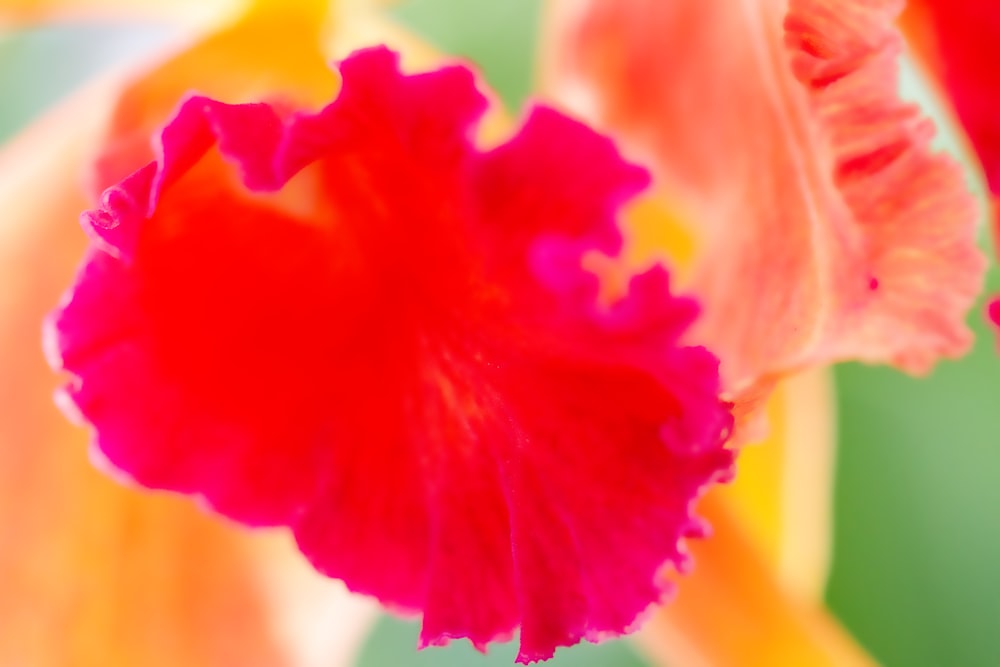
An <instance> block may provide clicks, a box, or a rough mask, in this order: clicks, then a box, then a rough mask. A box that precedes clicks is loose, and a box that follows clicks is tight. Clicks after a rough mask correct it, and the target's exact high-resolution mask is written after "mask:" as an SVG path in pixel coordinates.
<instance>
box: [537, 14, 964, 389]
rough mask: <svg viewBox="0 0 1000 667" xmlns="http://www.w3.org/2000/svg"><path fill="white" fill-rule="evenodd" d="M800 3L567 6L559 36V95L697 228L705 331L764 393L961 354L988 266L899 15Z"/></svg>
mask: <svg viewBox="0 0 1000 667" xmlns="http://www.w3.org/2000/svg"><path fill="white" fill-rule="evenodd" d="M790 4H791V11H790V12H787V15H786V9H787V7H786V3H784V2H779V1H778V0H769V1H767V2H753V3H751V2H746V1H744V2H737V3H712V2H700V1H696V0H687V1H678V2H660V1H659V0H634V1H632V2H617V1H615V0H581V1H575V0H556V1H555V2H554V3H553V12H552V17H551V18H552V20H551V21H550V23H549V25H550V27H551V32H552V44H553V45H554V46H553V48H552V49H551V50H550V52H549V55H550V57H551V58H552V61H551V62H550V63H549V64H548V74H547V76H548V83H549V87H550V89H551V90H553V91H554V92H555V93H556V95H557V96H561V98H562V99H564V100H565V102H566V103H567V104H570V105H572V106H574V107H575V108H576V109H577V110H578V111H579V112H580V113H584V114H585V115H589V116H591V117H592V118H593V119H596V120H597V122H598V123H599V124H602V125H603V126H605V127H606V128H609V129H610V130H611V131H612V132H613V133H614V134H616V135H618V136H619V137H620V138H622V139H623V140H624V141H625V143H626V145H627V146H629V147H630V148H631V150H632V152H633V154H634V156H635V157H637V158H639V159H643V158H647V159H649V160H650V162H651V163H652V164H653V165H654V170H655V172H656V175H657V179H658V186H659V187H660V188H661V189H662V190H663V191H664V192H665V193H667V196H668V197H669V198H670V199H671V201H674V202H678V205H679V206H680V207H681V208H682V209H683V210H684V211H685V212H689V213H687V216H688V217H686V219H689V220H692V221H694V222H695V223H696V224H697V226H696V227H692V233H693V235H694V237H695V239H696V244H697V249H698V251H697V254H698V258H697V260H696V263H695V267H694V270H693V273H692V278H691V281H690V287H691V288H692V289H693V290H694V291H695V293H696V294H698V295H699V296H700V297H701V301H702V304H703V306H704V317H703V318H702V321H701V325H700V329H699V331H698V332H697V334H698V335H697V337H698V339H699V342H704V343H706V344H707V345H708V346H709V347H710V348H711V349H712V350H713V351H714V352H716V353H717V354H719V355H720V356H721V358H722V360H723V365H722V368H723V374H724V376H725V379H726V381H727V386H728V388H729V390H730V391H731V392H732V393H733V394H734V395H740V394H744V395H746V396H749V397H752V398H754V399H757V400H760V399H761V398H762V397H763V396H764V395H766V385H767V384H769V383H771V382H773V381H774V380H775V379H776V378H777V377H778V376H780V375H781V374H784V373H787V372H789V371H792V370H795V369H797V368H800V367H804V366H808V365H813V364H821V363H826V362H830V361H833V360H840V359H848V358H855V359H861V360H865V361H870V362H889V363H893V364H895V365H897V366H899V367H901V368H904V369H906V370H909V371H914V372H920V371H924V370H926V369H928V368H929V366H930V365H931V364H932V363H933V362H934V360H935V359H937V358H938V357H939V356H955V355H959V354H961V353H963V352H964V351H965V350H966V349H967V347H968V345H969V343H970V340H971V335H970V333H969V332H968V330H967V329H966V327H965V325H964V324H963V319H964V316H965V313H966V311H967V310H968V308H969V307H970V306H971V304H972V300H973V298H974V296H975V294H976V293H977V291H978V289H979V287H980V282H981V278H982V274H983V268H984V263H983V259H982V257H981V256H980V254H979V252H978V251H977V250H976V247H975V224H976V211H975V204H974V201H973V199H972V197H971V196H970V195H969V194H968V193H967V192H966V190H965V188H964V185H963V181H962V175H961V173H960V171H959V168H958V166H957V165H956V164H955V163H953V162H952V160H950V159H949V158H947V157H943V156H939V155H933V154H931V152H930V151H929V148H928V141H929V139H930V136H931V134H932V131H933V128H932V127H931V125H930V123H929V121H927V120H925V119H923V118H922V117H921V116H920V115H919V113H918V112H917V111H916V110H915V109H914V108H911V107H908V106H906V105H903V104H901V103H900V102H899V100H898V99H897V97H896V64H895V58H896V55H897V51H898V47H899V38H898V35H897V34H896V33H895V31H894V29H893V28H892V24H891V21H892V19H893V16H894V10H896V9H898V5H899V3H897V2H894V1H885V0H868V1H865V0H826V1H817V0H792V2H791V3H790ZM786 42H787V45H786ZM761 383H762V384H763V387H762V386H760V384H761Z"/></svg>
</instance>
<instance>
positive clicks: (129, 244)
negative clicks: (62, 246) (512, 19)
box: [49, 48, 731, 662]
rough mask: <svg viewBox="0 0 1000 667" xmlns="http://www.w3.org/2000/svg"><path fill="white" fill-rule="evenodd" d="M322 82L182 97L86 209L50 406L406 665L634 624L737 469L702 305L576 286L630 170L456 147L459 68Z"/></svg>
mask: <svg viewBox="0 0 1000 667" xmlns="http://www.w3.org/2000/svg"><path fill="white" fill-rule="evenodd" d="M340 74H341V77H342V86H341V91H340V94H339V96H338V97H337V98H336V99H335V100H334V101H333V102H332V103H331V104H329V105H328V106H326V107H324V108H322V109H321V110H319V111H318V112H315V113H312V112H308V111H300V112H290V111H288V110H287V108H285V107H282V106H270V105H267V104H243V105H229V104H223V103H221V102H217V101H214V100H211V99H208V98H205V97H201V96H194V97H190V98H188V99H187V100H186V101H185V103H184V104H183V105H182V106H181V107H180V109H179V111H178V112H177V114H176V116H175V117H174V118H173V119H172V120H171V121H170V123H169V124H168V125H167V126H166V127H165V128H164V129H163V130H162V132H161V133H159V135H158V142H157V147H158V148H157V150H156V156H157V159H156V160H155V161H153V162H150V163H148V164H147V165H146V166H142V167H141V168H140V169H138V170H137V171H135V172H134V173H133V174H132V176H129V177H128V178H126V179H125V180H124V181H122V182H121V183H119V185H118V186H116V188H115V189H112V190H110V191H109V192H108V193H107V194H106V197H105V199H104V200H103V203H102V206H101V208H100V209H97V210H95V211H92V212H90V213H88V214H87V215H85V216H84V222H85V225H86V226H88V227H91V229H92V233H94V234H95V235H96V237H97V240H98V244H97V245H96V246H95V247H94V248H92V249H91V250H90V252H89V254H88V256H87V259H86V263H85V265H84V267H83V268H82V269H81V271H80V273H79V274H78V277H77V283H76V285H75V287H74V289H73V290H72V291H71V292H70V293H69V295H68V297H67V300H66V301H65V302H64V304H63V306H62V307H61V308H60V310H59V311H57V312H56V313H55V314H54V316H53V318H52V320H51V321H50V329H49V334H50V336H51V340H52V342H53V345H52V349H53V350H54V352H55V353H54V354H53V361H54V362H55V363H56V364H57V365H59V366H61V367H63V368H65V369H66V370H68V371H70V372H71V373H72V374H73V375H74V380H73V382H72V383H71V384H70V385H69V386H68V387H67V388H66V395H67V396H68V397H69V398H70V399H71V401H72V402H73V404H74V405H75V408H76V409H78V410H79V411H80V413H81V414H82V416H83V417H84V418H85V419H86V420H87V421H88V422H90V423H91V424H92V426H93V427H94V429H95V436H96V437H95V443H96V446H97V450H98V451H99V452H100V453H101V455H102V456H103V457H105V458H106V459H107V461H108V462H109V463H110V464H111V466H113V467H114V468H115V469H116V470H117V472H118V473H119V474H122V475H124V476H127V477H130V478H132V479H134V480H137V481H138V482H140V483H142V484H144V485H146V486H151V487H154V488H166V489H172V490H175V491H181V492H184V493H188V494H194V495H197V496H199V497H201V498H203V499H204V500H205V501H206V502H207V503H208V504H210V505H211V506H212V507H214V508H215V509H217V510H218V511H220V512H222V513H224V514H226V515H228V516H230V517H233V518H235V519H238V520H240V521H242V522H245V523H248V524H253V525H269V524H279V525H287V526H289V527H291V528H292V530H293V531H294V533H295V535H296V537H297V539H298V543H299V546H300V548H301V549H302V551H303V552H304V553H305V554H306V556H307V557H308V558H309V559H310V560H311V561H312V563H313V564H314V565H315V567H316V568H317V569H318V570H320V571H321V572H323V573H325V574H328V575H330V576H332V577H336V578H341V579H343V580H344V581H345V583H346V584H347V585H348V587H349V588H351V589H352V590H355V591H358V592H363V593H367V594H371V595H374V596H376V597H377V598H378V599H379V600H381V601H382V602H383V603H384V604H386V605H388V606H390V607H393V608H396V609H399V610H404V611H417V612H423V614H424V626H423V631H422V634H421V643H422V644H423V645H431V644H441V643H444V642H446V641H448V640H449V639H452V638H457V637H467V638H469V639H470V641H472V643H473V644H474V645H476V646H477V647H480V648H482V647H485V645H486V644H487V643H488V642H490V641H494V640H497V639H500V638H504V637H507V636H509V635H510V634H511V633H512V632H513V631H514V630H515V629H517V628H520V630H521V651H520V654H519V656H518V659H519V660H520V661H522V662H530V661H534V660H539V659H544V658H547V657H549V656H551V655H552V654H553V652H554V650H555V648H556V647H558V646H564V645H569V644H573V643H576V642H578V641H580V640H582V639H589V640H597V639H601V638H603V637H605V636H613V635H618V634H621V633H623V632H625V631H627V630H629V629H630V628H632V627H633V625H634V624H635V623H636V622H637V620H638V619H639V618H640V617H641V615H642V614H643V612H644V611H645V610H646V609H647V608H649V607H650V606H651V605H652V604H654V603H655V602H657V601H658V600H659V599H660V598H661V596H662V595H663V593H664V586H665V585H666V584H665V581H664V580H662V579H659V578H658V577H657V575H658V573H660V572H661V571H663V570H664V569H668V568H670V567H671V566H672V567H674V568H680V567H682V566H683V564H684V549H683V544H682V541H683V538H685V537H689V536H694V535H699V534H700V533H701V532H702V530H703V528H702V524H701V523H700V522H699V521H698V520H697V519H696V518H695V517H694V516H693V514H692V504H693V501H694V499H695V498H696V497H697V496H698V495H699V494H700V492H701V490H702V489H703V487H705V486H706V485H708V484H710V483H711V482H713V481H716V480H718V479H720V478H721V477H723V476H726V475H727V474H728V473H729V468H730V465H731V453H730V452H729V451H728V450H727V449H725V448H724V446H723V443H724V440H725V438H726V436H727V434H728V432H729V430H730V426H731V417H730V414H729V411H728V406H727V405H726V404H725V403H722V402H721V401H720V400H719V398H718V392H719V389H720V386H719V377H718V367H717V361H716V359H715V358H714V357H713V356H712V355H711V354H710V353H709V352H707V351H706V350H705V349H703V348H692V347H683V346H681V345H680V343H679V342H678V341H679V340H680V338H681V337H682V336H683V334H684V332H685V330H686V329H687V328H688V327H689V326H690V324H691V323H692V322H693V321H694V319H695V318H696V315H697V306H696V305H695V303H694V302H693V301H692V300H690V299H685V298H679V297H676V296H674V295H672V293H671V291H670V286H669V281H668V278H667V274H666V271H665V270H663V269H662V268H653V269H650V270H649V271H647V272H645V273H643V274H640V275H637V276H635V277H634V278H633V279H632V280H631V282H630V284H629V285H628V289H627V292H626V294H625V295H624V296H622V298H620V299H618V300H617V301H615V302H612V303H604V302H602V301H599V300H598V281H597V279H596V278H595V276H593V275H591V274H590V273H588V272H586V271H585V270H584V269H583V268H582V259H583V256H584V255H585V254H587V253H591V252H594V251H600V252H603V253H615V252H617V251H618V249H619V247H620V242H621V239H620V235H619V233H618V231H617V224H616V214H617V211H618V209H619V207H620V206H621V204H623V203H624V202H625V201H626V200H628V199H629V198H631V197H632V196H633V195H634V194H635V193H637V192H638V191H640V190H641V189H642V188H644V187H645V186H646V184H647V182H648V176H647V174H646V172H645V171H644V170H643V169H640V168H637V167H634V166H632V165H629V164H627V163H625V162H624V161H623V160H622V159H621V158H620V157H619V155H618V153H617V151H616V149H615V147H614V145H613V144H612V143H611V142H610V141H609V140H608V139H606V138H604V137H602V136H600V135H598V134H596V133H594V132H593V131H591V130H589V129H588V128H587V127H585V126H584V125H582V124H579V123H578V122H576V121H573V120H570V119H569V118H567V117H565V116H562V115H561V114H558V113H557V112H554V111H552V110H550V109H546V108H543V107H537V108H534V109H532V110H531V111H530V112H529V113H528V114H527V116H526V117H525V119H524V121H523V124H522V126H521V128H520V129H519V131H518V132H517V133H516V134H514V135H513V136H512V137H510V138H509V140H508V141H507V142H505V143H503V144H501V145H499V146H497V147H495V148H492V149H490V150H487V151H481V150H479V149H477V148H476V147H475V146H474V145H473V143H472V141H471V136H472V133H473V132H474V130H475V127H476V125H477V122H478V121H479V119H480V118H481V116H482V115H483V113H484V112H485V110H486V107H487V103H486V98H485V97H484V96H483V95H482V94H481V93H479V92H478V91H477V90H476V88H475V86H474V76H473V75H472V73H471V72H470V71H469V70H467V69H465V68H463V67H457V66H455V67H447V68H444V69H440V70H437V71H433V72H427V73H423V74H416V75H410V76H403V75H401V74H400V73H399V71H398V62H397V56H396V55H395V54H393V53H392V52H390V51H388V50H387V49H384V48H377V49H371V50H366V51H362V52H358V53H357V54H354V55H352V56H351V57H349V58H348V59H347V60H345V61H344V62H343V63H342V64H341V65H340ZM137 166H138V165H137Z"/></svg>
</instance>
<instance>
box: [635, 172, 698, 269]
mask: <svg viewBox="0 0 1000 667" xmlns="http://www.w3.org/2000/svg"><path fill="white" fill-rule="evenodd" d="M690 219H691V218H690V217H688V216H685V215H683V211H682V208H681V207H680V206H679V205H678V204H676V203H675V202H673V201H671V199H670V198H669V197H668V196H667V195H665V194H664V193H662V192H656V191H652V192H650V193H648V194H645V195H643V196H640V197H638V198H636V199H635V200H633V201H632V203H630V204H629V205H628V206H627V207H626V208H625V211H624V221H623V229H622V232H623V234H624V236H625V248H624V252H623V257H624V262H625V264H626V265H627V266H628V267H630V268H632V269H633V270H640V271H641V270H643V269H646V268H648V267H649V266H650V265H652V264H653V263H655V262H661V263H663V264H665V265H666V266H667V268H668V269H670V273H671V275H672V276H675V279H679V280H681V281H683V280H684V278H685V277H686V276H687V273H688V272H689V271H690V269H691V265H692V262H693V261H694V257H695V252H696V250H697V242H696V238H695V235H694V233H693V232H692V230H691V228H690V226H689V225H688V224H686V222H685V221H687V220H690Z"/></svg>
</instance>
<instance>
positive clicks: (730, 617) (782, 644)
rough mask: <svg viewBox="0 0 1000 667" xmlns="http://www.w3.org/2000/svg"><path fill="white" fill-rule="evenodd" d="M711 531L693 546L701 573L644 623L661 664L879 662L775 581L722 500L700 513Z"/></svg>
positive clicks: (643, 644) (817, 607)
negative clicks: (873, 659) (710, 525)
mask: <svg viewBox="0 0 1000 667" xmlns="http://www.w3.org/2000/svg"><path fill="white" fill-rule="evenodd" d="M700 508H701V510H702V514H703V516H705V517H706V518H707V519H708V521H709V522H710V523H711V524H712V526H713V535H712V537H710V538H709V539H707V540H696V541H694V542H692V543H691V544H690V547H691V552H692V554H693V556H694V560H695V567H696V572H695V573H694V574H692V575H691V576H689V577H686V578H685V579H684V580H683V581H681V582H680V584H679V586H678V593H677V597H676V599H675V600H673V601H672V602H671V603H670V604H668V605H666V606H665V607H664V608H662V609H661V610H659V611H658V612H657V614H656V615H655V616H654V617H653V618H652V619H651V620H650V621H649V622H648V623H647V624H646V626H645V627H644V628H643V630H642V632H641V633H640V635H639V637H638V640H639V647H640V649H642V650H643V651H644V652H645V653H646V654H647V656H648V657H649V658H650V659H651V660H652V661H653V664H657V665H660V664H662V665H684V667H702V666H705V667H730V666H731V667H799V666H800V665H809V667H853V666H856V665H857V666H861V665H874V662H873V661H872V660H871V659H870V658H869V657H868V656H866V655H865V653H864V652H863V651H862V650H861V649H860V648H859V647H858V646H857V645H856V644H855V643H854V642H853V640H852V639H851V638H850V637H849V636H848V635H847V634H846V633H845V632H844V630H843V629H841V628H840V626H839V625H838V624H837V623H836V621H834V620H833V619H832V618H831V617H830V616H829V614H828V613H827V612H826V611H825V610H824V609H823V606H822V604H821V603H820V602H818V601H817V600H815V599H811V598H808V597H804V596H800V595H798V594H797V593H796V592H794V591H793V590H790V589H788V588H787V587H785V586H784V585H783V584H782V583H781V582H780V581H779V580H778V578H777V576H776V573H775V571H774V569H772V568H771V567H770V564H769V563H768V560H767V558H766V557H764V556H763V555H762V554H761V553H760V551H759V550H758V549H757V548H756V545H755V544H754V542H753V539H752V538H751V537H750V536H749V535H748V534H747V533H746V531H745V529H744V526H743V525H742V524H741V522H740V520H739V519H738V518H736V517H735V516H734V515H733V514H732V512H731V508H730V507H729V506H728V505H727V504H726V503H725V502H722V501H721V499H720V498H719V497H718V496H715V495H713V494H709V496H708V497H706V498H705V499H704V500H703V501H702V503H701V506H700Z"/></svg>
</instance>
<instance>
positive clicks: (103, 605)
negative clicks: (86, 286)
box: [0, 85, 284, 667]
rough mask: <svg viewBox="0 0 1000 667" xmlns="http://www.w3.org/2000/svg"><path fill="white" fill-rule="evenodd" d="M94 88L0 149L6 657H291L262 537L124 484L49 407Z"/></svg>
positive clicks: (271, 660)
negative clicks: (267, 598) (105, 472)
mask: <svg viewBox="0 0 1000 667" xmlns="http://www.w3.org/2000/svg"><path fill="white" fill-rule="evenodd" d="M110 89H111V86H110V85H101V86H98V87H95V88H92V89H90V90H89V91H88V92H87V93H86V94H85V95H82V96H81V97H79V98H78V99H76V100H74V102H73V103H71V104H67V105H65V106H63V107H61V108H60V109H59V110H58V111H57V112H56V113H54V114H53V115H50V116H49V117H47V118H45V119H44V120H43V121H41V122H40V123H38V124H37V125H36V126H34V127H33V128H31V129H30V130H28V131H27V132H26V133H25V134H24V135H23V136H21V137H19V138H18V139H17V140H16V141H15V142H14V143H13V144H11V145H9V146H8V147H7V148H6V150H5V151H4V152H3V153H0V208H2V210H3V212H4V215H3V218H2V221H0V256H2V257H0V267H2V272H3V276H2V280H0V285H2V286H3V287H2V288H0V289H2V291H0V376H2V377H3V378H4V382H3V383H2V384H0V409H2V411H3V412H2V418H0V461H2V463H0V489H2V493H0V523H2V525H3V526H4V530H3V531H2V532H0V587H2V590H3V595H2V596H0V618H2V619H3V622H2V623H0V664H4V665H32V666H33V667H49V666H51V667H93V666H94V665H102V666H108V667H114V666H117V665H121V666H122V667H125V666H129V667H131V666H133V665H142V666H143V667H160V666H162V667H176V666H177V665H185V666H187V667H198V666H205V667H210V666H216V665H248V666H251V667H252V666H254V665H260V666H261V667H265V666H267V667H272V666H277V665H281V664H284V662H283V659H282V656H281V655H280V654H279V652H278V651H277V650H276V648H275V646H274V644H273V642H272V640H271V636H270V634H269V630H268V627H267V625H266V622H265V621H266V616H265V609H264V600H263V598H262V595H261V593H260V591H259V590H258V586H257V584H256V583H255V579H254V577H253V576H252V572H251V570H250V568H249V565H248V558H247V557H246V554H247V553H248V551H249V549H250V547H251V541H252V538H251V537H250V536H249V535H247V534H244V533H238V532H235V531H234V530H232V529H230V528H229V527H228V526H226V525H224V524H222V523H220V522H218V521H217V520H215V519H212V518H209V517H207V516H205V515H203V514H202V513H201V512H199V511H198V510H197V509H196V508H195V507H193V506H191V505H190V504H189V503H184V502H181V501H179V500H177V499H174V498H172V497H168V496H165V495H149V494H139V493H135V492H134V491H132V490H129V489H125V488H121V487H119V486H117V485H116V484H115V483H113V482H111V481H110V480H107V479H105V478H104V477H103V476H101V475H99V474H98V473H97V472H96V471H95V470H93V469H92V468H91V466H90V464H89V463H88V461H87V456H86V450H87V447H86V441H87V433H86V432H85V431H83V430H82V429H78V428H75V427H73V426H72V425H71V424H69V423H67V422H66V420H65V419H64V418H63V417H62V415H60V414H58V411H57V410H56V408H55V406H54V405H53V404H52V391H53V389H54V388H55V387H56V386H57V384H59V382H60V380H59V378H56V377H54V376H53V375H52V373H51V371H50V370H49V368H48V366H47V365H46V363H45V361H44V359H43V356H42V351H41V348H40V342H39V341H40V327H41V320H42V317H43V316H44V315H45V314H46V312H47V311H48V310H49V309H50V308H51V307H52V305H53V304H54V303H56V301H57V300H58V298H59V295H60V293H61V292H62V290H63V289H64V288H65V286H66V285H68V284H69V281H70V279H71V278H72V274H73V272H74V269H75V265H76V263H77V261H78V260H79V257H80V255H81V253H82V251H83V248H84V245H85V237H84V235H83V233H82V230H81V229H80V228H79V225H78V223H77V217H78V214H79V211H80V210H81V209H82V208H83V207H85V206H86V205H87V202H86V201H85V199H84V198H83V196H82V194H81V191H80V188H79V177H78V174H79V172H80V171H81V169H82V166H83V164H84V160H85V155H86V154H87V152H88V150H90V149H91V146H90V145H89V141H90V138H91V137H93V136H94V135H95V133H96V132H97V130H98V128H99V127H100V125H101V123H102V122H103V121H104V118H105V116H106V114H107V103H106V100H107V99H108V97H109V90H110Z"/></svg>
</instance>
